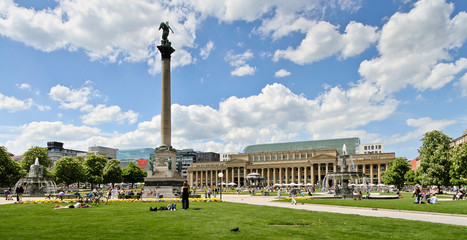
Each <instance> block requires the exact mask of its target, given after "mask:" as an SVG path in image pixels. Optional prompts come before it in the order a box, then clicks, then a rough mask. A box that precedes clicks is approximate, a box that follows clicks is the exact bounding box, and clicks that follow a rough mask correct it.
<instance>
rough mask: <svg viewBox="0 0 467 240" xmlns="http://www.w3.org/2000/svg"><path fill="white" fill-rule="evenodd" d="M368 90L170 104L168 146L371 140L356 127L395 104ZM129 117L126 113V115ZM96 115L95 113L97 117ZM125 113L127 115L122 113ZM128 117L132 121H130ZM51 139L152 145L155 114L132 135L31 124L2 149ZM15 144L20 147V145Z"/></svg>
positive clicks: (107, 112)
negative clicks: (349, 138)
mask: <svg viewBox="0 0 467 240" xmlns="http://www.w3.org/2000/svg"><path fill="white" fill-rule="evenodd" d="M375 92H377V89H376V88H374V86H372V85H369V84H365V83H361V84H359V85H356V86H354V87H352V88H350V89H349V90H343V89H341V88H339V87H333V88H330V89H328V90H326V91H325V92H324V93H323V94H321V95H320V96H318V97H316V98H315V99H308V98H306V97H305V96H303V95H297V94H295V93H293V92H292V91H291V90H290V89H288V88H287V87H285V86H284V85H281V84H277V83H275V84H272V85H267V86H265V87H264V88H263V89H262V91H261V93H259V94H257V95H253V96H249V97H244V98H239V97H235V96H233V97H230V98H228V99H226V100H224V101H222V102H220V103H219V109H214V108H212V107H209V106H202V105H190V106H181V105H178V104H173V105H172V145H173V146H175V147H177V148H193V147H199V148H200V149H201V150H207V149H206V147H207V146H209V150H212V151H219V152H222V151H241V150H242V149H243V147H245V146H246V145H249V144H254V143H268V142H283V141H288V140H295V139H297V138H298V139H310V138H312V139H319V138H325V137H330V138H332V137H336V136H352V137H353V136H356V135H352V134H359V135H358V136H371V134H368V133H366V132H365V131H362V130H359V129H358V127H361V126H364V125H366V124H368V123H370V122H374V121H380V120H384V119H386V118H387V117H388V116H389V115H391V114H392V113H393V112H394V110H395V109H396V108H397V104H398V103H397V101H395V100H393V99H391V98H387V99H384V100H382V101H381V100H377V99H376V98H374V97H373V96H374V95H375ZM94 110H95V111H93V112H90V114H88V116H83V117H82V118H83V122H85V121H89V122H85V124H98V123H104V122H106V121H110V120H111V119H113V120H116V119H119V118H120V119H121V120H122V121H127V122H131V121H132V120H131V119H135V120H134V121H136V117H137V115H133V114H128V115H125V113H122V112H121V110H120V109H119V108H118V107H116V106H112V107H105V106H104V105H98V106H97V107H96V108H95V109H94ZM129 112H131V111H129ZM98 113H101V114H100V115H99V114H98ZM127 113H128V112H127ZM129 116H134V118H131V117H129ZM51 139H56V140H57V141H66V142H67V146H69V147H70V148H75V149H86V148H87V147H88V146H92V145H103V146H109V147H115V148H120V149H124V148H135V147H147V146H158V144H159V139H160V115H158V116H155V117H153V118H152V120H151V121H144V122H140V123H139V124H138V126H137V128H136V129H135V130H133V131H129V132H125V133H112V134H107V133H103V132H102V131H101V130H100V129H98V128H91V127H86V126H74V125H65V124H63V123H61V122H34V123H31V124H27V125H25V126H23V127H22V128H21V131H20V133H19V134H18V137H17V138H16V139H13V140H10V141H7V143H6V146H7V147H8V148H12V149H16V152H20V150H19V149H23V150H21V151H25V150H27V149H24V148H25V147H29V146H32V145H31V144H36V145H37V144H39V145H43V144H44V143H45V142H47V141H50V140H51ZM20 143H25V144H23V145H20Z"/></svg>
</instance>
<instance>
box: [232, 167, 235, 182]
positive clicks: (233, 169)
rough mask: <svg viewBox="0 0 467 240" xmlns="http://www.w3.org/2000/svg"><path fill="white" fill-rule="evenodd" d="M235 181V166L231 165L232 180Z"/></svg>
mask: <svg viewBox="0 0 467 240" xmlns="http://www.w3.org/2000/svg"><path fill="white" fill-rule="evenodd" d="M231 182H235V167H232V181H231Z"/></svg>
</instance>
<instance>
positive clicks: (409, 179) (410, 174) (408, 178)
mask: <svg viewBox="0 0 467 240" xmlns="http://www.w3.org/2000/svg"><path fill="white" fill-rule="evenodd" d="M404 179H405V184H407V185H415V184H417V183H418V182H417V175H415V172H414V171H412V170H409V171H407V172H406V173H405V175H404Z"/></svg>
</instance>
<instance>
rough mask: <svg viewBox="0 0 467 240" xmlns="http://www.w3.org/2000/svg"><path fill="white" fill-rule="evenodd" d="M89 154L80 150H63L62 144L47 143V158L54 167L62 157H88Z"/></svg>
mask: <svg viewBox="0 0 467 240" xmlns="http://www.w3.org/2000/svg"><path fill="white" fill-rule="evenodd" d="M86 155H87V152H85V151H79V150H72V149H65V148H63V143H62V142H56V141H53V142H47V156H48V157H49V159H50V160H51V161H52V166H53V165H54V164H55V162H56V161H57V160H58V159H60V158H62V157H76V156H81V157H86Z"/></svg>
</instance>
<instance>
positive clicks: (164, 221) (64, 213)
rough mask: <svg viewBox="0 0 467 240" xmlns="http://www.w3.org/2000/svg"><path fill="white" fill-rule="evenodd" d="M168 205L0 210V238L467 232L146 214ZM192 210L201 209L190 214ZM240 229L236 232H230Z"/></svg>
mask: <svg viewBox="0 0 467 240" xmlns="http://www.w3.org/2000/svg"><path fill="white" fill-rule="evenodd" d="M162 205H166V203H109V204H108V205H104V204H101V205H99V206H93V207H91V208H82V209H59V210H54V209H52V208H53V206H54V204H8V205H1V206H0V239H123V238H127V239H411V240H412V239H426V238H427V236H429V239H459V236H462V235H465V233H466V231H467V228H466V227H461V226H453V225H446V224H436V223H428V222H418V221H407V220H401V219H390V218H373V217H362V216H357V215H343V214H334V213H321V212H311V211H304V210H297V209H288V208H276V207H267V206H254V205H249V204H237V203H227V202H223V203H220V202H210V203H190V205H191V206H190V207H191V209H190V210H187V211H182V210H180V204H177V206H178V208H179V210H178V211H176V212H171V211H158V212H150V211H149V207H150V206H162ZM194 207H198V208H200V210H193V208H194ZM235 227H238V228H239V229H240V231H238V232H232V231H230V229H232V228H235Z"/></svg>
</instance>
